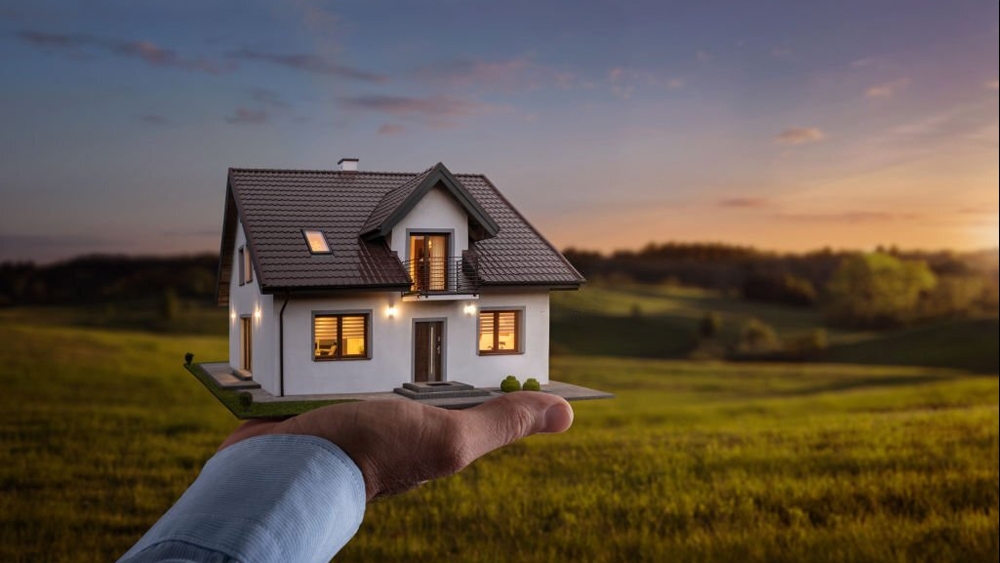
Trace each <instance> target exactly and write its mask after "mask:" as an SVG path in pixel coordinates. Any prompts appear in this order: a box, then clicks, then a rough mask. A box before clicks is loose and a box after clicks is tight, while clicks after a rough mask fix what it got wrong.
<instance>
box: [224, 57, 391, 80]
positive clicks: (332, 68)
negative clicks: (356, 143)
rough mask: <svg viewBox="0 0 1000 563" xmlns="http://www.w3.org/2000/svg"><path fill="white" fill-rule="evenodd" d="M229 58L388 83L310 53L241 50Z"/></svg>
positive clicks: (370, 74) (364, 72)
mask: <svg viewBox="0 0 1000 563" xmlns="http://www.w3.org/2000/svg"><path fill="white" fill-rule="evenodd" d="M228 57H229V58H231V59H233V60H238V61H248V62H261V63H268V64H273V65H278V66H283V67H286V68H290V69H294V70H301V71H303V72H309V73H312V74H322V75H326V76H336V77H338V78H346V79H348V80H356V81H359V82H376V83H380V82H386V81H388V80H389V78H388V77H387V76H385V75H382V74H378V73H374V72H369V71H367V70H362V69H359V68H355V67H351V66H346V65H342V64H339V63H335V62H333V61H330V60H327V59H324V58H323V57H320V56H318V55H312V54H308V53H290V54H285V53H269V52H266V51H255V50H252V49H240V50H239V51H233V52H231V53H229V54H228Z"/></svg>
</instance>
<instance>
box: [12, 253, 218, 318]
mask: <svg viewBox="0 0 1000 563" xmlns="http://www.w3.org/2000/svg"><path fill="white" fill-rule="evenodd" d="M218 264H219V258H218V256H216V255H213V254H202V255H195V256H174V257H128V256H85V257H81V258H75V259H72V260H68V261H65V262H59V263H56V264H51V265H44V266H40V265H36V264H33V263H30V262H14V263H11V262H6V263H2V264H0V306H12V305H76V304H96V303H106V302H113V301H122V300H131V299H147V298H150V297H152V298H156V299H161V298H164V297H165V299H164V302H165V304H164V307H165V308H170V307H171V304H170V302H171V301H172V300H173V301H175V300H176V299H177V298H183V299H187V300H195V301H205V302H206V303H208V302H210V301H211V299H212V298H213V296H214V295H215V277H216V270H217V268H218Z"/></svg>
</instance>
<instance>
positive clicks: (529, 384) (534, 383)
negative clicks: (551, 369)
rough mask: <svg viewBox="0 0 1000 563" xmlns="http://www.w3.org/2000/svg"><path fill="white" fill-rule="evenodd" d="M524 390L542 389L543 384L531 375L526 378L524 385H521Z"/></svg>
mask: <svg viewBox="0 0 1000 563" xmlns="http://www.w3.org/2000/svg"><path fill="white" fill-rule="evenodd" d="M521 389H523V390H524V391H541V390H542V384H541V383H539V382H538V380H537V379H535V378H534V377H529V378H528V379H526V380H524V385H523V386H522V387H521Z"/></svg>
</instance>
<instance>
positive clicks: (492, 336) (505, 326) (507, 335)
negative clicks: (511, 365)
mask: <svg viewBox="0 0 1000 563" xmlns="http://www.w3.org/2000/svg"><path fill="white" fill-rule="evenodd" d="M520 332H521V311H480V313H479V353H480V354H520V353H521V335H520Z"/></svg>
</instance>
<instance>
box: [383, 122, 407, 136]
mask: <svg viewBox="0 0 1000 563" xmlns="http://www.w3.org/2000/svg"><path fill="white" fill-rule="evenodd" d="M405 131H406V127H403V126H402V125H399V124H398V123H386V124H384V125H382V126H381V127H379V128H378V131H376V133H378V134H379V135H398V134H400V133H403V132H405Z"/></svg>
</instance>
